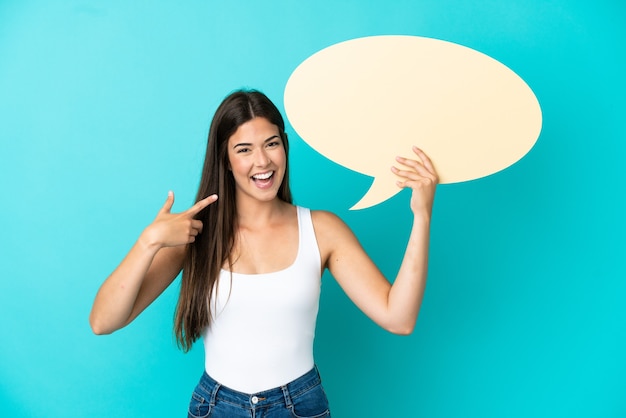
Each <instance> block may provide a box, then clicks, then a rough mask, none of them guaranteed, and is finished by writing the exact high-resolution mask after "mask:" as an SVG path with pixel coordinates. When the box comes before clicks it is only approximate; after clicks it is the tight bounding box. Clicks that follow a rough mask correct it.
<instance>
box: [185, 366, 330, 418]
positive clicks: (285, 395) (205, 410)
mask: <svg viewBox="0 0 626 418" xmlns="http://www.w3.org/2000/svg"><path fill="white" fill-rule="evenodd" d="M187 417H188V418H204V417H213V418H221V417H228V418H238V417H246V418H283V417H285V418H287V417H288V418H320V417H330V410H329V407H328V399H327V398H326V393H325V392H324V388H323V387H322V381H321V380H320V375H319V373H318V371H317V368H316V367H314V368H313V369H312V370H311V371H309V372H307V373H306V374H304V375H302V376H300V377H299V378H297V379H296V380H294V381H293V382H290V383H287V384H286V385H284V386H281V387H277V388H274V389H269V390H266V391H263V392H259V393H251V394H247V393H242V392H237V391H236V390H232V389H230V388H227V387H226V386H223V385H221V384H220V383H218V382H216V381H215V380H213V379H212V378H211V376H209V375H208V374H206V372H205V373H204V374H203V375H202V378H201V379H200V382H199V383H198V386H196V388H195V390H194V391H193V394H192V396H191V402H190V403H189V412H188V415H187Z"/></svg>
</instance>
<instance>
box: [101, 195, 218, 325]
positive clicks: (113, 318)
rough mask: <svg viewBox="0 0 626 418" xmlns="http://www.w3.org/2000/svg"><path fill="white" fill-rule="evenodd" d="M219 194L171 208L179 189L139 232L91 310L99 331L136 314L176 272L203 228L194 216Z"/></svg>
mask: <svg viewBox="0 0 626 418" xmlns="http://www.w3.org/2000/svg"><path fill="white" fill-rule="evenodd" d="M216 200H217V196H216V195H212V196H209V197H207V198H205V199H203V200H200V201H199V202H198V203H196V204H195V205H193V206H192V207H191V208H189V209H188V210H186V211H184V212H181V213H171V209H172V206H173V204H174V194H173V193H171V192H170V193H169V195H168V197H167V200H166V202H165V204H164V205H163V207H162V208H161V210H160V211H159V213H158V215H157V217H156V218H155V220H154V221H153V222H152V223H151V224H150V225H149V226H148V227H146V229H144V231H143V232H142V233H141V235H140V236H139V239H138V240H137V242H136V243H135V244H134V245H133V247H132V248H131V249H130V251H129V252H128V254H127V255H126V257H125V258H124V259H123V260H122V262H121V263H120V264H119V266H118V267H117V268H116V269H115V270H114V271H113V273H111V275H110V276H109V277H108V278H107V279H106V280H105V281H104V283H103V284H102V286H101V287H100V290H98V293H97V294H96V298H95V300H94V303H93V307H92V309H91V314H90V315H89V323H90V324H91V328H92V330H93V332H94V333H95V334H110V333H112V332H114V331H116V330H118V329H120V328H122V327H124V326H126V325H127V324H129V323H130V322H131V321H132V320H133V319H135V318H136V317H137V315H139V314H140V313H141V312H142V311H143V310H144V309H145V308H146V307H147V306H148V305H150V304H151V303H152V302H153V301H154V300H155V299H156V298H157V297H158V296H159V295H160V294H161V293H162V292H163V291H164V290H165V289H166V288H167V287H168V286H169V285H170V283H172V281H173V280H174V279H175V278H176V276H177V275H178V273H180V270H181V269H182V265H183V260H184V257H185V251H186V247H187V245H188V244H190V243H192V242H194V240H195V237H196V236H197V235H198V234H199V233H201V232H202V222H201V221H199V220H197V219H194V216H195V215H197V214H198V213H199V212H200V211H201V210H202V209H204V208H205V207H207V206H208V205H210V204H211V203H213V202H215V201H216Z"/></svg>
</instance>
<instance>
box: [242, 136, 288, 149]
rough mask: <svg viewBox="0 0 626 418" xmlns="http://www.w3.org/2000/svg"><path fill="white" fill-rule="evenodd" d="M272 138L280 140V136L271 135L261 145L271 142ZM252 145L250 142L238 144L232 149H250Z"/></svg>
mask: <svg viewBox="0 0 626 418" xmlns="http://www.w3.org/2000/svg"><path fill="white" fill-rule="evenodd" d="M274 138H280V136H278V135H272V136H270V137H269V138H267V139H266V140H264V141H263V143H264V144H265V143H267V142H269V141H271V140H272V139H274ZM251 146H252V143H251V142H240V143H238V144H235V145H233V149H235V148H237V147H251Z"/></svg>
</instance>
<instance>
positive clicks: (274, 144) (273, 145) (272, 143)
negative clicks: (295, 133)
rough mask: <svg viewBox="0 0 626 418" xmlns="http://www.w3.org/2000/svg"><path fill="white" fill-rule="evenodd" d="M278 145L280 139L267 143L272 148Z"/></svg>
mask: <svg viewBox="0 0 626 418" xmlns="http://www.w3.org/2000/svg"><path fill="white" fill-rule="evenodd" d="M278 145H280V142H278V141H272V142H270V143H269V144H267V146H268V147H270V148H274V147H277V146H278Z"/></svg>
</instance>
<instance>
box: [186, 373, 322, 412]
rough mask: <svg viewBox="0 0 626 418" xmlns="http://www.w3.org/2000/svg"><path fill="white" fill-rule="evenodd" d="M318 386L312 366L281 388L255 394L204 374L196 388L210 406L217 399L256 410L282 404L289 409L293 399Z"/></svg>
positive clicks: (317, 375)
mask: <svg viewBox="0 0 626 418" xmlns="http://www.w3.org/2000/svg"><path fill="white" fill-rule="evenodd" d="M319 384H321V379H320V375H319V372H318V370H317V367H316V366H314V367H313V368H312V369H311V370H310V371H308V372H307V373H305V374H303V375H302V376H300V377H299V378H297V379H295V380H293V381H291V382H289V383H287V384H285V385H283V386H279V387H277V388H273V389H268V390H264V391H262V392H257V393H244V392H239V391H236V390H234V389H231V388H229V387H227V386H224V385H222V384H221V383H219V382H217V381H216V380H215V379H213V378H212V377H211V376H209V375H208V374H207V373H206V372H204V374H203V376H202V379H200V383H199V385H198V386H199V387H201V388H202V390H203V392H204V395H205V396H206V397H207V400H208V401H209V403H210V404H211V405H212V406H214V405H215V402H216V400H217V399H220V400H223V401H226V402H229V403H232V404H236V405H242V406H245V407H252V408H256V407H261V406H268V405H273V404H276V403H284V404H285V405H286V406H287V407H290V406H291V405H292V401H291V399H292V398H293V397H295V396H298V395H299V394H300V393H301V392H304V391H306V390H308V389H310V388H312V387H314V386H316V385H319Z"/></svg>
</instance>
